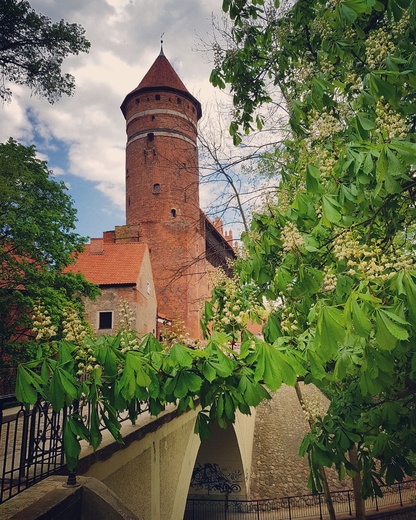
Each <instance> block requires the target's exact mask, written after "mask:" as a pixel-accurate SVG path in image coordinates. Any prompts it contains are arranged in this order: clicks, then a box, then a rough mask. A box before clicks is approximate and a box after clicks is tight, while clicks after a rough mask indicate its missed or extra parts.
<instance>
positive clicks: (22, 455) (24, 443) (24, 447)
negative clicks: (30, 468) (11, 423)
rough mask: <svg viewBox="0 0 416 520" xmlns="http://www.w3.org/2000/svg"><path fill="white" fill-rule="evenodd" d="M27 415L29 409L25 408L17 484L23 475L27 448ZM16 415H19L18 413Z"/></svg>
mask: <svg viewBox="0 0 416 520" xmlns="http://www.w3.org/2000/svg"><path fill="white" fill-rule="evenodd" d="M22 409H23V407H22ZM29 415H30V411H29V410H26V409H25V410H24V411H23V428H22V449H21V452H20V464H19V485H20V483H21V481H22V480H23V478H24V476H25V468H26V452H27V449H28V446H27V437H28V430H29V425H28V423H29ZM17 417H19V415H18V416H17ZM16 428H17V422H16ZM13 449H15V447H13Z"/></svg>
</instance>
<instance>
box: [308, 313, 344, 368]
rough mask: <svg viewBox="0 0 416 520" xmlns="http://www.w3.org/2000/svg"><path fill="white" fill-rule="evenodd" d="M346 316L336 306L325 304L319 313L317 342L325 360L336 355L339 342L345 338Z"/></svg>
mask: <svg viewBox="0 0 416 520" xmlns="http://www.w3.org/2000/svg"><path fill="white" fill-rule="evenodd" d="M345 333H346V331H345V328H344V317H343V314H342V312H341V311H340V310H339V309H336V308H335V307H329V306H323V307H322V309H321V311H320V312H319V315H318V322H317V325H316V334H315V344H316V347H319V351H320V352H321V354H322V356H323V359H324V360H329V359H331V358H333V357H335V355H336V352H337V350H338V343H340V342H342V341H343V340H344V338H345Z"/></svg>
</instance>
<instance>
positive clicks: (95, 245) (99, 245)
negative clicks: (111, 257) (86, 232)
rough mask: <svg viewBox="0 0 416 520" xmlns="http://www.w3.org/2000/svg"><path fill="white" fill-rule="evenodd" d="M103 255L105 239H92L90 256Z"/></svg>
mask: <svg viewBox="0 0 416 520" xmlns="http://www.w3.org/2000/svg"><path fill="white" fill-rule="evenodd" d="M103 253H104V249H103V239H102V238H91V245H90V255H102V254H103Z"/></svg>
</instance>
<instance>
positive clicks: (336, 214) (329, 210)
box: [322, 195, 341, 224]
mask: <svg viewBox="0 0 416 520" xmlns="http://www.w3.org/2000/svg"><path fill="white" fill-rule="evenodd" d="M339 210H340V206H339V203H338V201H337V199H336V197H335V196H333V195H323V197H322V216H323V217H324V219H325V220H326V221H328V222H331V223H335V224H336V223H338V222H339V221H340V220H341V213H340V211H339Z"/></svg>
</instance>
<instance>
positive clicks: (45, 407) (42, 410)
mask: <svg viewBox="0 0 416 520" xmlns="http://www.w3.org/2000/svg"><path fill="white" fill-rule="evenodd" d="M136 408H137V412H138V414H141V413H143V412H145V411H147V410H148V403H142V402H137V406H136ZM70 412H71V408H70V407H68V408H63V409H62V410H61V411H60V412H54V411H53V410H52V406H51V405H50V403H48V402H47V401H44V400H42V399H39V400H38V402H37V403H36V404H35V405H33V406H31V407H30V408H25V407H24V406H23V405H21V404H20V403H18V402H17V401H16V397H15V396H14V395H6V396H0V469H1V477H2V478H1V483H0V504H1V503H2V502H5V501H6V500H9V499H10V498H12V497H13V496H15V495H17V494H18V493H20V492H22V491H24V490H25V489H26V488H28V487H30V486H33V485H34V484H36V483H37V482H39V481H40V480H42V479H44V478H47V477H49V476H50V475H54V474H63V473H64V472H65V469H66V468H65V458H64V449H63V425H64V421H65V417H66V416H67V414H68V413H70ZM79 413H80V414H81V415H83V416H84V417H85V418H86V421H87V423H88V420H89V417H90V415H91V414H90V409H89V408H88V407H87V406H85V407H83V408H81V409H79ZM127 419H128V415H127V414H124V415H120V416H119V421H120V422H123V421H125V420H127ZM101 429H102V430H104V429H105V426H104V425H102V427H101ZM72 478H74V475H72Z"/></svg>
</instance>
